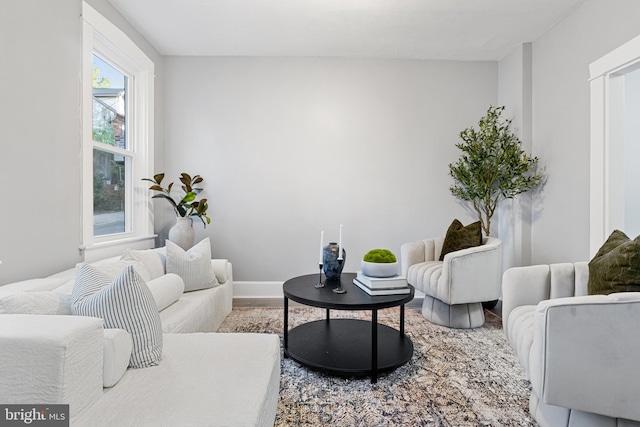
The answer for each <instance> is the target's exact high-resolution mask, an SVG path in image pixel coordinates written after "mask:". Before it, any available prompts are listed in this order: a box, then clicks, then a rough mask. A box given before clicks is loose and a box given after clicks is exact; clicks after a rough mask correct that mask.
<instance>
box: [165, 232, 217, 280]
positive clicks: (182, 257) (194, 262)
mask: <svg viewBox="0 0 640 427" xmlns="http://www.w3.org/2000/svg"><path fill="white" fill-rule="evenodd" d="M166 251H167V273H174V274H177V275H178V276H180V277H182V280H183V281H184V291H185V292H189V291H197V290H200V289H207V288H213V287H214V286H217V285H218V280H217V279H216V275H215V274H214V272H213V266H212V265H211V243H210V242H209V238H208V237H207V238H205V239H203V240H202V241H200V242H199V243H198V244H197V245H195V246H193V247H192V248H191V249H189V250H188V251H185V250H184V249H182V248H181V247H180V246H178V245H176V244H175V243H173V242H172V241H170V240H167V241H166Z"/></svg>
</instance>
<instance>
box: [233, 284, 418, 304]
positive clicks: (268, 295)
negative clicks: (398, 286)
mask: <svg viewBox="0 0 640 427" xmlns="http://www.w3.org/2000/svg"><path fill="white" fill-rule="evenodd" d="M283 283H284V282H254V281H242V282H236V281H234V282H233V302H234V305H237V306H271V305H274V303H276V305H280V304H282V303H283V300H284V295H283V294H282V284H283ZM423 299H424V294H423V293H422V292H420V291H416V295H415V298H414V299H413V300H412V301H411V302H410V303H409V304H407V307H411V308H419V307H421V306H422V300H423ZM278 302H279V303H280V304H277V303H278Z"/></svg>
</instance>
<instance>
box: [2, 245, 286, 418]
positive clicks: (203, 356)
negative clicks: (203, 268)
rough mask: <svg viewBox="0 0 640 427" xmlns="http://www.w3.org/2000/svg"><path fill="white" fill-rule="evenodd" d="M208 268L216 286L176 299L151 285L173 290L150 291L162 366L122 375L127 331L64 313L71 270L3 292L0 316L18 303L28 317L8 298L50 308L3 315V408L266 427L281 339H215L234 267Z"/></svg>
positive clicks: (215, 263)
mask: <svg viewBox="0 0 640 427" xmlns="http://www.w3.org/2000/svg"><path fill="white" fill-rule="evenodd" d="M118 259H119V257H114V258H110V259H108V260H103V261H99V262H96V263H93V264H94V265H98V266H106V265H107V264H109V263H115V262H117V261H118ZM211 263H212V267H213V270H214V272H215V276H216V279H217V281H218V283H219V284H218V285H217V286H215V287H213V288H210V289H203V290H197V291H192V292H184V293H181V294H180V295H178V296H177V299H176V296H175V286H174V285H175V278H171V277H168V276H170V275H166V274H165V275H163V276H162V277H158V278H156V279H153V280H151V281H149V283H148V285H149V288H150V289H152V288H153V286H152V285H153V283H152V282H153V281H154V280H155V281H159V282H160V283H161V284H163V283H165V284H166V283H173V285H169V288H172V289H173V290H171V292H169V293H167V292H165V291H162V290H160V291H158V290H157V289H159V288H156V290H153V289H152V291H153V292H152V294H153V297H154V299H155V300H156V301H157V303H158V308H159V309H160V308H161V307H162V308H161V309H160V311H159V316H160V319H161V323H162V330H163V335H162V341H163V350H162V360H161V361H160V363H159V364H158V365H157V366H152V367H147V368H141V369H132V368H127V365H128V363H129V355H130V353H131V345H132V344H131V337H130V336H129V334H128V333H127V332H126V331H124V330H122V329H105V328H104V327H103V320H102V319H98V318H94V317H85V316H74V315H71V314H70V311H69V307H68V306H65V304H68V303H69V301H70V294H71V290H72V288H73V282H74V280H75V279H74V275H75V269H69V270H65V271H63V272H60V273H57V274H54V275H52V276H49V277H47V278H41V279H33V280H27V281H23V282H19V283H14V284H9V285H5V286H0V313H7V311H9V312H10V309H11V307H12V304H13V306H15V303H16V302H17V303H18V304H22V307H21V308H20V309H19V310H17V311H18V312H20V313H24V312H25V311H27V312H28V310H29V306H28V305H27V306H26V307H24V304H23V301H25V300H26V301H28V300H29V299H28V298H26V299H25V298H18V299H15V298H13V299H12V298H8V296H14V297H15V296H18V297H22V296H25V294H24V293H25V292H28V293H38V294H39V296H43V297H46V298H49V297H51V298H52V299H53V300H55V302H56V304H54V305H55V306H56V307H55V309H53V312H51V313H48V314H0V402H3V403H4V404H11V403H16V404H58V403H68V404H69V405H70V412H71V425H74V426H161V425H166V426H176V425H180V426H272V425H273V423H274V420H275V414H276V409H277V402H278V392H279V381H280V380H279V378H280V343H279V339H278V337H277V335H269V334H218V333H212V332H213V331H216V330H217V329H218V327H219V326H220V324H221V323H222V321H223V320H224V319H225V318H226V316H227V315H228V314H229V313H230V312H231V304H232V297H233V279H232V265H231V263H230V262H228V261H227V260H211ZM169 294H173V295H174V296H173V297H172V296H171V295H169ZM30 296H33V294H32V295H30ZM167 298H168V299H167ZM171 300H174V301H171ZM45 305H46V304H45ZM165 305H166V307H163V306H165ZM49 306H51V304H49ZM178 332H180V333H178ZM123 348H124V349H125V350H124V351H125V352H126V351H127V349H128V351H129V354H128V355H127V356H126V357H122V351H123V350H122V349H123Z"/></svg>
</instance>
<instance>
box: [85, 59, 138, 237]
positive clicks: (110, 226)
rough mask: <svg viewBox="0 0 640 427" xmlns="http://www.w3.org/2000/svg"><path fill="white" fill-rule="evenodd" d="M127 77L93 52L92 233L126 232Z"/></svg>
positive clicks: (127, 160)
mask: <svg viewBox="0 0 640 427" xmlns="http://www.w3.org/2000/svg"><path fill="white" fill-rule="evenodd" d="M126 101H127V76H125V75H124V74H122V73H121V72H119V71H118V70H116V69H115V68H114V67H112V66H111V65H110V64H109V63H107V62H105V61H103V60H102V59H100V58H99V57H98V56H96V55H93V141H94V144H95V145H94V149H93V234H94V236H102V235H106V234H115V233H124V232H125V231H126V225H127V224H126V215H125V212H126V203H127V200H128V195H127V191H128V187H127V185H126V184H127V170H128V169H129V168H130V162H131V156H128V155H127V154H126V151H128V150H129V144H128V140H127V132H126V130H127V129H126V124H127V120H126V114H127V111H126V110H127V108H126V105H127V102H126Z"/></svg>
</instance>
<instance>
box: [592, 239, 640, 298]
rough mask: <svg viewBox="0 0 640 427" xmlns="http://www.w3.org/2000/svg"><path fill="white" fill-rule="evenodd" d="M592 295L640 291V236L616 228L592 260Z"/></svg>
mask: <svg viewBox="0 0 640 427" xmlns="http://www.w3.org/2000/svg"><path fill="white" fill-rule="evenodd" d="M588 289H589V295H597V294H600V295H608V294H610V293H614V292H638V291H640V236H638V237H636V238H635V239H634V240H631V239H629V237H627V235H626V234H624V233H623V232H622V231H620V230H614V231H613V233H611V235H610V236H609V238H608V239H607V241H606V242H604V244H603V245H602V247H601V248H600V249H599V250H598V252H597V253H596V255H595V256H594V257H593V259H592V260H591V261H590V262H589V283H588Z"/></svg>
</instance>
